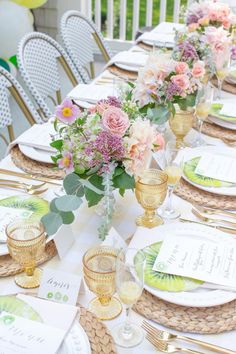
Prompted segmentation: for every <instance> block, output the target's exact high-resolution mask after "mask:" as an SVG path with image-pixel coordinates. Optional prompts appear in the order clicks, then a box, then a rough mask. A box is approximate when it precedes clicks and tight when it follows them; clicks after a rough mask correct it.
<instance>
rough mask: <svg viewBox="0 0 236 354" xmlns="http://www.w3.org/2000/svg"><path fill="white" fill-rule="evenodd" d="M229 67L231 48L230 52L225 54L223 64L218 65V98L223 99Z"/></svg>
mask: <svg viewBox="0 0 236 354" xmlns="http://www.w3.org/2000/svg"><path fill="white" fill-rule="evenodd" d="M229 68H230V49H229V53H228V54H227V55H225V56H224V61H223V63H222V64H221V65H219V66H216V77H217V81H218V92H217V99H218V100H221V94H222V85H223V82H224V79H225V78H226V76H227V75H228V73H229Z"/></svg>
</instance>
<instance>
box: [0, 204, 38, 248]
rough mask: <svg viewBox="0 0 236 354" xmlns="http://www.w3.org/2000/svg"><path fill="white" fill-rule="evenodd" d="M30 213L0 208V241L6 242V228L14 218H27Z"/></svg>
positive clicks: (22, 210)
mask: <svg viewBox="0 0 236 354" xmlns="http://www.w3.org/2000/svg"><path fill="white" fill-rule="evenodd" d="M31 215H32V211H29V210H26V209H16V208H8V207H3V206H0V240H1V241H6V233H5V230H6V227H7V225H8V224H10V223H11V222H12V221H14V220H15V219H16V218H22V219H23V218H25V219H27V218H29V217H30V216H31Z"/></svg>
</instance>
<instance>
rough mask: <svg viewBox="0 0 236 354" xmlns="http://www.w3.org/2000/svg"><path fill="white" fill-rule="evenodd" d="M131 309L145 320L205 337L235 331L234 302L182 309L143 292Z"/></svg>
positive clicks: (235, 304) (182, 307) (235, 306)
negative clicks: (201, 334)
mask: <svg viewBox="0 0 236 354" xmlns="http://www.w3.org/2000/svg"><path fill="white" fill-rule="evenodd" d="M133 309H134V310H135V311H136V312H138V313H139V314H140V315H142V316H144V317H146V318H148V319H149V320H153V321H155V322H157V323H159V324H162V325H164V326H166V327H169V328H173V329H175V330H178V331H182V332H191V333H204V334H207V333H208V334H209V333H221V332H226V331H232V330H233V329H236V300H234V301H231V302H229V303H227V304H224V305H220V306H214V307H186V306H179V305H175V304H172V303H170V302H166V301H164V300H161V299H159V298H157V297H156V296H153V295H152V294H150V293H149V292H147V291H146V290H145V291H144V292H143V294H142V296H141V298H140V299H139V301H138V302H137V304H136V305H135V306H134V307H133Z"/></svg>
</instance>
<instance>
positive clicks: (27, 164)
mask: <svg viewBox="0 0 236 354" xmlns="http://www.w3.org/2000/svg"><path fill="white" fill-rule="evenodd" d="M11 159H12V161H13V162H14V164H15V165H16V166H17V167H19V168H20V169H21V170H23V171H25V172H26V173H30V174H33V175H38V176H42V177H48V178H57V179H62V178H63V177H64V175H65V174H64V172H63V171H62V170H59V169H57V168H56V167H55V166H54V165H53V164H48V163H42V162H37V161H34V160H32V159H30V158H29V157H27V156H25V155H24V154H22V152H21V151H20V149H19V147H18V145H16V146H14V147H13V148H12V149H11Z"/></svg>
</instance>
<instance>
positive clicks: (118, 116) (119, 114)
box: [102, 106, 130, 136]
mask: <svg viewBox="0 0 236 354" xmlns="http://www.w3.org/2000/svg"><path fill="white" fill-rule="evenodd" d="M102 124H103V126H104V128H105V129H106V130H108V131H110V132H112V133H113V134H117V135H120V136H123V135H124V134H125V132H126V130H127V129H128V128H129V126H130V121H129V117H128V115H127V114H126V113H125V112H123V111H122V110H121V109H120V108H117V107H113V106H110V107H109V108H107V109H105V110H104V112H103V114H102Z"/></svg>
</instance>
